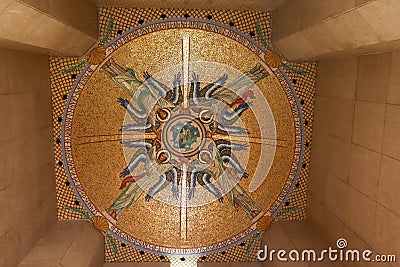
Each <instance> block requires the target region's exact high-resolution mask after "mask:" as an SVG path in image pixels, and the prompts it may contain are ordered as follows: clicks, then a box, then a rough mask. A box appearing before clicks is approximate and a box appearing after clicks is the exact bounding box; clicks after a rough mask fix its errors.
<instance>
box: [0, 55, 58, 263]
mask: <svg viewBox="0 0 400 267" xmlns="http://www.w3.org/2000/svg"><path fill="white" fill-rule="evenodd" d="M0 79H1V82H0V255H1V256H0V266H2V267H8V266H16V265H17V263H18V262H19V261H20V260H21V259H22V258H23V257H24V256H25V254H26V253H27V252H28V251H29V250H30V249H31V248H32V247H33V246H34V245H35V244H36V243H37V242H38V241H39V239H40V238H41V237H42V236H43V234H44V233H45V231H46V230H47V229H48V228H49V225H51V224H53V223H54V222H55V221H56V219H57V217H56V196H55V184H54V181H55V179H54V158H53V155H54V152H53V145H52V116H51V91H50V81H49V58H48V56H40V55H35V54H29V53H23V52H16V51H12V50H5V49H0Z"/></svg>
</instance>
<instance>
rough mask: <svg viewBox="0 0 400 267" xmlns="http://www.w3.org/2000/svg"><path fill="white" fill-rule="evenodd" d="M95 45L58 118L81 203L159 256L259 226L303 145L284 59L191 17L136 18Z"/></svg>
mask: <svg viewBox="0 0 400 267" xmlns="http://www.w3.org/2000/svg"><path fill="white" fill-rule="evenodd" d="M104 48H105V49H97V50H98V51H101V53H102V57H100V58H101V60H99V62H91V64H88V65H87V66H86V67H85V68H84V70H83V71H82V72H81V74H80V76H79V77H78V78H77V81H76V82H75V84H74V86H73V88H72V90H71V93H70V95H69V98H68V101H67V105H66V108H65V114H64V118H65V119H64V120H63V131H62V139H63V140H62V141H63V142H62V143H63V156H64V161H65V166H66V171H67V174H68V177H69V179H70V181H71V184H72V185H73V188H74V190H75V193H76V195H77V197H78V198H79V200H80V201H81V203H82V205H83V206H84V208H85V209H86V210H87V212H88V213H89V214H90V215H91V216H97V217H96V218H100V217H103V218H105V219H106V220H107V223H108V233H110V234H112V235H113V236H115V237H117V238H119V239H120V240H121V241H122V242H124V243H125V244H129V245H131V246H134V247H136V248H140V249H141V250H144V251H148V252H152V253H158V254H168V255H200V254H201V255H203V254H210V253H214V252H217V251H221V250H224V249H226V248H229V247H231V246H233V245H235V244H238V243H240V242H242V241H243V240H244V239H246V238H248V237H249V236H251V235H252V234H254V233H256V232H257V231H262V230H263V229H264V228H266V227H267V226H268V225H269V223H270V222H271V217H273V216H274V215H275V214H276V212H277V211H278V210H279V208H280V207H281V206H282V204H283V203H284V202H285V200H286V199H287V197H288V196H289V194H290V192H291V189H292V187H293V185H294V184H295V180H296V178H297V176H298V173H299V166H300V165H301V157H302V152H303V148H302V144H303V128H302V125H303V124H302V117H301V111H300V109H299V104H298V101H297V98H296V95H295V93H294V90H293V88H292V87H291V86H290V84H289V82H288V79H287V77H286V75H285V73H284V72H283V71H282V69H279V68H274V67H271V66H268V64H267V63H266V62H265V60H264V56H265V51H264V50H263V49H262V48H261V47H260V46H259V45H258V44H257V43H255V42H254V41H253V40H252V39H250V38H248V37H247V36H245V35H244V34H242V33H240V32H238V31H236V30H235V29H233V28H232V27H228V26H225V25H221V24H218V23H215V22H212V21H204V20H199V19H190V18H186V19H165V20H163V21H155V22H151V23H147V24H143V25H141V26H139V27H136V28H133V29H131V30H129V31H127V32H125V33H123V34H121V35H120V36H118V37H117V38H116V39H114V40H112V41H111V42H110V43H108V44H107V45H105V47H104ZM97 50H96V51H97ZM104 50H105V52H104ZM96 51H94V52H93V53H95V52H96ZM93 53H92V54H93ZM104 53H105V55H103V54H104Z"/></svg>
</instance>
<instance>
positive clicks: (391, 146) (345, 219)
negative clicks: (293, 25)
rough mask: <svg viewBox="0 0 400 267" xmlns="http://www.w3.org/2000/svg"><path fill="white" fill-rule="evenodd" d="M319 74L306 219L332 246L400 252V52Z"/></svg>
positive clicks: (337, 63)
mask: <svg viewBox="0 0 400 267" xmlns="http://www.w3.org/2000/svg"><path fill="white" fill-rule="evenodd" d="M318 68H319V69H318V76H317V89H316V102H315V120H314V135H313V148H312V160H311V169H310V172H311V173H310V178H309V179H310V182H309V183H310V188H309V201H308V219H307V221H308V222H309V224H311V225H312V226H313V228H314V229H316V230H317V231H318V232H319V233H320V235H321V237H322V238H323V239H324V241H325V242H327V243H329V244H334V243H335V242H336V240H337V239H338V238H340V237H344V238H346V239H347V241H348V243H349V246H351V247H358V248H367V247H368V248H372V249H373V250H374V251H377V252H378V253H386V254H390V253H392V254H393V253H399V251H400V238H399V237H400V234H399V229H400V204H399V203H400V193H399V192H400V87H399V86H400V53H381V54H375V55H368V56H361V57H354V58H348V59H341V60H325V61H320V62H319V63H318ZM398 256H400V255H398ZM348 266H351V265H348ZM379 266H390V265H385V264H380V265H379ZM392 266H399V265H392Z"/></svg>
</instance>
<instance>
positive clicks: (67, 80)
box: [50, 8, 316, 262]
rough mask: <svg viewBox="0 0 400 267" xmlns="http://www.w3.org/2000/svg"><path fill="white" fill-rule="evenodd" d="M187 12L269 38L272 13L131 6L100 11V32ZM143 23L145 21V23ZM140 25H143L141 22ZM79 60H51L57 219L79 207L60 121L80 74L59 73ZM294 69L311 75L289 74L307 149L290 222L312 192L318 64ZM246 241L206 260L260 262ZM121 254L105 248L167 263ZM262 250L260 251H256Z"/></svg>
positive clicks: (120, 256) (300, 215)
mask: <svg viewBox="0 0 400 267" xmlns="http://www.w3.org/2000/svg"><path fill="white" fill-rule="evenodd" d="M185 14H187V15H188V16H190V17H197V18H207V19H210V17H211V18H212V19H213V20H215V21H218V22H220V23H223V24H227V25H229V24H230V23H231V22H234V27H235V28H236V29H238V30H240V31H242V32H244V33H248V34H249V36H250V37H252V38H254V39H255V40H256V41H258V42H259V40H258V37H257V36H256V35H255V34H254V32H255V22H256V21H260V22H261V24H262V28H263V30H264V32H266V33H267V36H268V37H270V32H271V27H270V17H271V15H270V13H265V12H243V11H232V12H231V11H229V12H228V11H205V10H166V9H126V8H101V9H100V10H99V24H100V25H99V26H100V27H99V31H100V32H102V31H103V30H104V29H105V27H106V24H107V20H108V17H109V16H113V17H114V18H115V27H114V30H113V32H112V34H111V36H118V35H119V33H120V32H122V31H124V30H126V29H129V28H132V27H134V26H136V25H139V24H141V23H143V22H144V20H147V21H150V20H155V19H159V18H162V16H163V15H165V16H167V17H184V16H185ZM141 20H142V21H141ZM140 22H141V23H140ZM78 60H79V59H77V58H57V57H53V58H51V60H50V71H51V87H52V105H53V124H54V142H55V144H54V145H55V160H56V166H55V170H56V188H57V200H58V203H57V204H58V205H57V207H58V218H59V219H60V220H63V219H78V218H79V217H78V216H77V215H75V214H73V213H70V212H68V211H65V210H64V207H65V206H71V205H77V206H78V205H79V201H77V200H76V196H75V194H74V192H73V190H72V188H71V186H70V184H69V181H68V180H67V177H66V174H65V170H64V167H63V163H62V160H61V140H60V136H61V135H60V134H61V127H60V126H61V122H62V120H63V118H62V112H63V108H64V106H65V100H66V99H67V95H68V94H69V92H70V88H72V86H73V82H74V80H75V79H76V76H77V74H78V73H77V72H75V73H72V74H61V73H60V72H59V70H60V69H63V68H65V67H66V66H70V65H73V64H75V63H76V62H77V61H78ZM293 65H295V66H298V67H301V68H303V69H305V70H306V71H307V72H308V75H307V76H299V75H295V74H291V73H288V78H289V79H290V80H291V81H292V84H293V87H294V89H295V91H296V92H297V95H298V97H299V100H300V103H301V106H302V113H303V116H304V125H305V151H304V154H303V164H302V169H301V171H300V177H299V179H298V180H297V182H296V183H295V185H294V187H293V185H292V187H293V191H292V193H291V195H290V197H289V198H288V199H286V200H284V201H286V202H285V205H286V206H288V205H292V206H296V207H298V211H297V212H295V213H290V214H288V215H286V217H285V219H289V220H299V219H304V217H305V207H306V193H307V192H306V191H307V177H308V168H307V164H308V162H309V159H310V148H311V134H312V118H313V106H314V91H315V76H316V64H314V63H301V64H300V63H295V64H293ZM245 243H246V242H245V241H244V242H242V243H241V244H240V245H237V246H234V247H232V248H230V249H227V250H224V251H222V252H220V253H215V254H211V255H208V256H207V257H204V258H202V259H201V261H214V262H215V261H252V260H256V257H255V255H254V254H253V255H251V256H248V255H246V253H245V249H244V246H245ZM118 247H119V250H120V253H119V254H118V255H117V256H116V255H114V254H113V253H112V250H111V249H110V247H109V245H107V246H106V261H168V260H167V258H165V257H164V256H162V255H161V256H157V255H154V254H150V253H146V252H144V251H141V250H138V249H135V248H132V247H129V246H126V244H124V243H119V246H118ZM256 249H257V248H255V250H256Z"/></svg>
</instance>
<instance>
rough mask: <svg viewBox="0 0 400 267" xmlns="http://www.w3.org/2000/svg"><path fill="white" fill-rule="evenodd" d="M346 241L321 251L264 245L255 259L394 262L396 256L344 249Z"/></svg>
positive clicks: (342, 240) (339, 241) (338, 241)
mask: <svg viewBox="0 0 400 267" xmlns="http://www.w3.org/2000/svg"><path fill="white" fill-rule="evenodd" d="M347 245H348V244H347V240H346V239H344V238H339V239H338V240H337V241H336V247H337V248H332V247H328V249H324V250H321V251H319V252H318V251H316V250H314V249H305V250H302V251H299V250H290V251H286V250H283V249H281V250H273V249H272V250H270V251H269V250H268V246H267V245H265V246H264V249H263V250H259V251H258V253H257V258H258V260H260V261H274V260H275V259H277V260H278V261H294V262H296V261H303V262H321V261H324V260H329V261H332V262H335V261H346V262H348V261H352V262H359V261H365V262H396V255H379V254H376V255H373V252H372V251H371V250H368V249H366V250H362V251H360V250H358V249H346V248H347Z"/></svg>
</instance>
